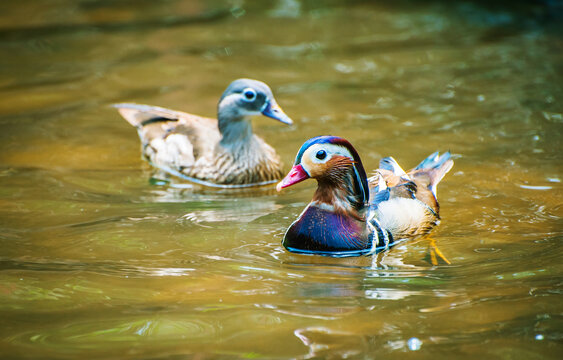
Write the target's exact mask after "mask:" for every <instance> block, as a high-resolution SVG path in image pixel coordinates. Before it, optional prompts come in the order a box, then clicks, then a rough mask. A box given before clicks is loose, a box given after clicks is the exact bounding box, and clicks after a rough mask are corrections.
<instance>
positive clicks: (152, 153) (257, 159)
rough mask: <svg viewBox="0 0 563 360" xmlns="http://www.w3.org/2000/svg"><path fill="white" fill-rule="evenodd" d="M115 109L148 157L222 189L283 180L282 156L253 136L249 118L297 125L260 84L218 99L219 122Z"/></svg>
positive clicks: (247, 83) (238, 83) (246, 84)
mask: <svg viewBox="0 0 563 360" xmlns="http://www.w3.org/2000/svg"><path fill="white" fill-rule="evenodd" d="M114 107H116V108H117V109H118V110H119V113H120V114H121V115H122V116H123V117H124V118H125V119H126V120H127V121H128V122H129V123H130V124H131V125H133V126H135V127H136V128H137V131H138V133H139V137H140V139H141V144H142V153H143V157H144V158H145V159H146V160H148V161H149V162H150V163H151V164H152V165H154V166H156V167H157V168H159V169H162V170H164V171H167V172H169V173H171V174H173V175H176V176H179V177H182V178H187V179H189V180H191V181H193V182H197V183H201V184H204V185H207V186H221V187H242V186H253V185H265V184H269V183H273V182H275V181H277V180H279V179H280V178H281V177H282V175H283V173H282V163H281V161H280V158H279V156H278V155H277V154H276V151H275V150H274V149H273V148H272V147H271V146H270V145H268V144H266V142H265V141H264V140H262V138H260V137H258V136H257V135H255V134H253V132H252V126H251V122H250V117H251V116H254V115H264V116H268V117H270V118H273V119H276V120H279V121H281V122H283V123H284V124H288V125H291V124H292V123H293V121H292V120H291V119H290V118H289V117H288V116H287V115H286V114H285V113H284V112H283V111H282V109H281V108H280V107H279V105H278V104H277V103H276V100H275V99H274V96H273V94H272V90H270V88H269V87H268V85H266V84H265V83H263V82H261V81H257V80H251V79H238V80H235V81H233V82H232V83H231V84H230V85H229V86H228V87H227V89H226V90H225V92H223V95H222V96H221V98H220V99H219V104H218V107H217V120H216V119H210V118H205V117H201V116H197V115H192V114H188V113H185V112H180V111H174V110H170V109H165V108H161V107H157V106H149V105H139V104H116V105H114Z"/></svg>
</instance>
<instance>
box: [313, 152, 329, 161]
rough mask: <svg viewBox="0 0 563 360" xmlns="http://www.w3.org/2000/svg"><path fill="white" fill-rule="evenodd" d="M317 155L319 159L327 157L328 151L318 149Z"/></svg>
mask: <svg viewBox="0 0 563 360" xmlns="http://www.w3.org/2000/svg"><path fill="white" fill-rule="evenodd" d="M315 157H316V158H317V159H319V160H322V159H324V158H325V157H326V151H324V150H319V151H317V155H315Z"/></svg>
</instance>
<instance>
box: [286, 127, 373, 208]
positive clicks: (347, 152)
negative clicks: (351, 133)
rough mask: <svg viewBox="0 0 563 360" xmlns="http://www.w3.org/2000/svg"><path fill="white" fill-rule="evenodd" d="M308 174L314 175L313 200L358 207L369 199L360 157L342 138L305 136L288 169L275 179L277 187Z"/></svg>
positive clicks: (288, 184)
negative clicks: (315, 187)
mask: <svg viewBox="0 0 563 360" xmlns="http://www.w3.org/2000/svg"><path fill="white" fill-rule="evenodd" d="M309 178H313V179H316V180H317V182H318V184H319V186H318V188H317V192H316V193H315V197H314V198H313V201H317V202H321V203H325V204H329V205H333V206H336V207H338V208H343V209H346V207H347V206H346V205H347V203H348V204H349V205H351V206H352V207H353V208H355V209H356V210H359V209H361V208H363V207H364V206H365V205H366V204H367V202H368V200H369V189H368V182H367V176H366V173H365V170H364V167H363V166H362V161H361V160H360V156H359V155H358V152H357V151H356V149H354V147H353V146H352V144H350V143H349V142H348V141H347V140H346V139H343V138H340V137H336V136H318V137H314V138H311V139H309V140H307V141H306V142H305V143H304V144H303V145H302V146H301V148H300V149H299V152H298V153H297V157H296V158H295V163H294V165H293V167H292V169H291V171H290V172H289V173H288V174H287V176H286V177H285V178H284V179H283V180H282V181H281V182H279V183H278V185H277V190H278V191H281V189H283V188H286V187H288V186H291V185H294V184H297V183H299V182H301V181H303V180H306V179H309ZM338 205H341V206H338Z"/></svg>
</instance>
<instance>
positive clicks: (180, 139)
mask: <svg viewBox="0 0 563 360" xmlns="http://www.w3.org/2000/svg"><path fill="white" fill-rule="evenodd" d="M114 107H115V108H117V109H118V111H119V113H120V114H121V115H122V116H123V117H124V118H125V120H127V121H128V122H129V123H130V124H131V125H133V126H135V127H136V128H137V131H138V133H139V138H140V139H141V143H142V151H143V156H144V157H145V158H146V159H147V160H149V161H150V162H151V163H153V164H154V165H156V166H159V167H161V168H169V169H172V170H176V171H183V169H185V168H191V167H193V166H194V165H195V163H196V162H197V161H198V160H199V159H202V158H208V157H211V156H212V154H213V149H214V148H215V145H216V144H217V143H218V142H219V140H220V134H219V130H218V128H217V120H215V119H210V118H205V117H200V116H197V115H192V114H188V113H185V112H181V111H175V110H170V109H166V108H162V107H158V106H150V105H140V104H116V105H114Z"/></svg>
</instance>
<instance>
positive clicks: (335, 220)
mask: <svg viewBox="0 0 563 360" xmlns="http://www.w3.org/2000/svg"><path fill="white" fill-rule="evenodd" d="M452 166H453V160H450V153H449V152H446V153H445V154H443V155H441V156H440V155H439V153H438V152H436V153H434V154H432V155H430V156H429V157H427V158H426V159H424V160H423V161H422V162H421V163H420V164H419V165H418V166H417V167H415V168H414V169H412V170H410V171H408V172H405V171H404V170H402V169H401V167H400V166H399V164H398V163H397V162H396V161H395V160H394V159H393V158H391V157H387V158H384V159H382V160H381V162H380V168H379V169H377V170H376V171H375V174H374V176H372V177H371V178H368V177H367V176H366V172H365V170H364V167H363V165H362V161H361V160H360V157H359V155H358V153H357V151H356V150H355V149H354V147H353V146H352V145H351V144H350V143H349V142H348V141H347V140H345V139H343V138H340V137H336V136H319V137H314V138H312V139H309V140H307V141H306V142H305V143H304V144H303V146H301V148H300V149H299V152H298V153H297V157H296V158H295V163H294V165H293V167H292V169H291V170H290V172H289V173H288V174H287V176H286V177H285V178H284V179H283V180H282V181H281V182H279V183H278V185H277V190H278V191H281V189H283V188H286V187H288V186H291V185H294V184H297V183H299V182H301V181H303V180H306V179H309V178H313V179H316V180H317V182H318V186H317V190H316V192H315V194H314V196H313V200H312V201H311V202H310V203H309V205H308V206H307V207H306V208H305V209H304V210H303V212H302V213H301V215H299V217H298V218H297V220H295V221H294V222H293V223H292V224H291V225H290V227H289V228H288V230H287V231H286V233H285V236H284V239H283V242H282V244H283V246H284V247H285V248H286V249H287V250H289V251H291V252H295V253H302V254H317V255H325V256H334V257H344V256H359V255H370V254H374V253H377V252H380V251H382V250H385V249H387V248H389V247H390V246H393V245H394V244H396V243H398V242H399V241H400V240H405V239H408V238H412V237H416V236H418V235H422V234H425V233H427V232H429V231H430V230H431V229H432V227H433V226H435V225H436V224H437V223H438V221H439V219H440V216H439V205H438V201H437V198H436V186H437V185H438V183H439V182H440V180H441V179H442V178H443V177H444V175H445V174H446V173H447V172H448V171H449V170H450V169H451V168H452Z"/></svg>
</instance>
